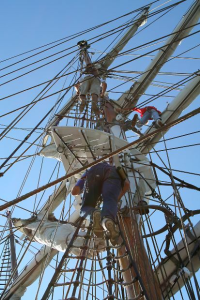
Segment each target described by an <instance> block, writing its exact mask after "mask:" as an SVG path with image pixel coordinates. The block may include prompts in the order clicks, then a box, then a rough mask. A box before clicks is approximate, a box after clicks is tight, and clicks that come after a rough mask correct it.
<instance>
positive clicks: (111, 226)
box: [101, 217, 119, 246]
mask: <svg viewBox="0 0 200 300" xmlns="http://www.w3.org/2000/svg"><path fill="white" fill-rule="evenodd" d="M101 224H102V226H103V228H104V229H105V230H107V231H108V232H109V234H110V242H111V244H112V245H113V246H116V245H118V239H119V230H118V229H117V226H116V225H115V222H114V221H113V220H112V219H110V218H107V217H106V218H104V219H103V220H102V223H101Z"/></svg>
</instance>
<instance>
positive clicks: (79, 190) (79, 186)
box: [71, 173, 86, 196]
mask: <svg viewBox="0 0 200 300" xmlns="http://www.w3.org/2000/svg"><path fill="white" fill-rule="evenodd" d="M85 179H86V173H84V174H83V175H82V176H81V179H79V180H78V181H77V183H76V184H75V186H74V187H73V188H72V190H71V194H72V195H73V196H78V195H80V194H81V193H82V191H83V188H84V184H85Z"/></svg>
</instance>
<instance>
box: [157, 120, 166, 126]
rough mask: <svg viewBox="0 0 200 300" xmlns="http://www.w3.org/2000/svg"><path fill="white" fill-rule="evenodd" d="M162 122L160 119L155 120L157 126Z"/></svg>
mask: <svg viewBox="0 0 200 300" xmlns="http://www.w3.org/2000/svg"><path fill="white" fill-rule="evenodd" d="M163 125H164V124H163V123H162V121H161V120H160V119H158V120H157V121H156V126H158V127H162V126H163Z"/></svg>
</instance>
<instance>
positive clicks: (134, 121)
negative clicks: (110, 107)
mask: <svg viewBox="0 0 200 300" xmlns="http://www.w3.org/2000/svg"><path fill="white" fill-rule="evenodd" d="M137 121H138V115H137V114H135V115H134V117H133V119H132V121H131V125H132V126H133V127H135V124H136V123H137Z"/></svg>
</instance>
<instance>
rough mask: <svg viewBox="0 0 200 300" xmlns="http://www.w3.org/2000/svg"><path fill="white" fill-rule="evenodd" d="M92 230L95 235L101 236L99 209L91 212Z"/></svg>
mask: <svg viewBox="0 0 200 300" xmlns="http://www.w3.org/2000/svg"><path fill="white" fill-rule="evenodd" d="M93 231H94V234H95V235H96V237H98V238H103V227H102V226H101V212H100V210H95V211H94V212H93Z"/></svg>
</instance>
